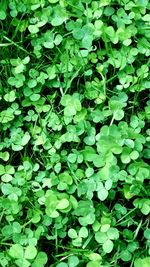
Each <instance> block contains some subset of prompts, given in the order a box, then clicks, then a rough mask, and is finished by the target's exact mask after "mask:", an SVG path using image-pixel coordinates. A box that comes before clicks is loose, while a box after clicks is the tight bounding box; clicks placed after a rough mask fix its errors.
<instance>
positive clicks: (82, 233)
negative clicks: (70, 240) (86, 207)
mask: <svg viewBox="0 0 150 267" xmlns="http://www.w3.org/2000/svg"><path fill="white" fill-rule="evenodd" d="M79 237H82V238H86V237H88V230H87V228H86V227H81V228H80V230H79Z"/></svg>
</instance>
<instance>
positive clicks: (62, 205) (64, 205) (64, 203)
mask: <svg viewBox="0 0 150 267" xmlns="http://www.w3.org/2000/svg"><path fill="white" fill-rule="evenodd" d="M68 206H69V201H68V200H67V199H66V198H63V199H61V200H60V201H59V203H58V204H57V206H56V208H57V209H59V210H64V209H66V208H67V207H68Z"/></svg>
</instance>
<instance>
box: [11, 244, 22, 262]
mask: <svg viewBox="0 0 150 267" xmlns="http://www.w3.org/2000/svg"><path fill="white" fill-rule="evenodd" d="M9 255H10V256H11V257H12V258H15V259H20V258H23V255H24V251H23V247H22V246H21V245H20V244H14V245H12V246H11V248H10V249H9Z"/></svg>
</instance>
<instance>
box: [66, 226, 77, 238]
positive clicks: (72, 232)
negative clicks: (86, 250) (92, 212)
mask: <svg viewBox="0 0 150 267" xmlns="http://www.w3.org/2000/svg"><path fill="white" fill-rule="evenodd" d="M68 236H69V237H70V238H72V239H74V238H77V237H78V235H77V232H76V230H74V229H72V228H71V229H69V231H68Z"/></svg>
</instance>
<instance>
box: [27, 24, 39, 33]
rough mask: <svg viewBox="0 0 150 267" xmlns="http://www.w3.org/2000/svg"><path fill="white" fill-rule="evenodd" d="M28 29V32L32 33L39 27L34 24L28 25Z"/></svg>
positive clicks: (37, 30) (36, 31)
mask: <svg viewBox="0 0 150 267" xmlns="http://www.w3.org/2000/svg"><path fill="white" fill-rule="evenodd" d="M28 29H29V32H30V33H32V34H35V33H38V32H39V28H38V27H37V26H36V25H29V27H28Z"/></svg>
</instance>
